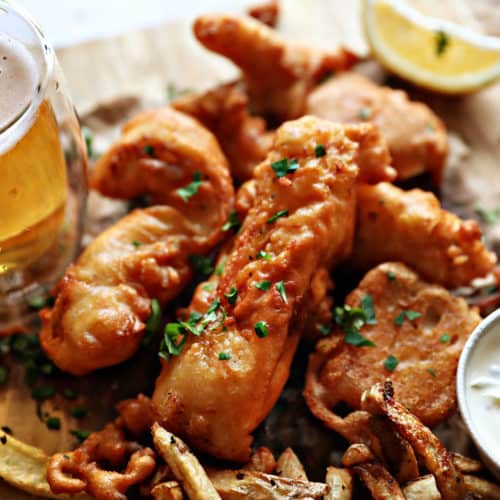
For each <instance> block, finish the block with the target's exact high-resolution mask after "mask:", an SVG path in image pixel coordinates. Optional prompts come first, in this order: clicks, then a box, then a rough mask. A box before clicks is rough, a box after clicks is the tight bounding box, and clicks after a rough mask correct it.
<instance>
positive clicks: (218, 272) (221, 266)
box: [215, 264, 224, 276]
mask: <svg viewBox="0 0 500 500" xmlns="http://www.w3.org/2000/svg"><path fill="white" fill-rule="evenodd" d="M223 272H224V264H219V265H218V266H217V268H216V269H215V275H216V276H222V273H223Z"/></svg>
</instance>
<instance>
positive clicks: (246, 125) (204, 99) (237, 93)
mask: <svg viewBox="0 0 500 500" xmlns="http://www.w3.org/2000/svg"><path fill="white" fill-rule="evenodd" d="M242 87H243V86H242V85H241V84H240V83H238V82H237V83H228V84H224V85H220V86H218V87H216V88H214V89H212V90H209V91H207V92H205V93H203V94H189V95H186V96H181V97H179V98H177V99H176V100H175V101H174V102H173V103H172V106H173V107H174V108H175V109H177V110H179V111H182V112H183V113H186V114H188V115H190V116H192V117H193V118H196V119H197V120H199V121H200V122H201V123H202V124H203V125H204V126H205V127H207V128H208V129H209V130H210V131H211V132H213V134H214V135H215V137H217V140H218V141H219V144H220V145H221V148H222V150H223V151H224V154H225V155H226V157H227V159H228V161H229V165H230V167H231V175H232V176H233V177H234V178H235V179H237V180H239V181H246V180H248V179H251V178H252V175H253V169H254V168H255V167H256V166H257V165H258V164H259V163H260V162H261V161H262V160H264V158H265V157H266V155H267V152H268V151H269V149H270V148H271V144H272V140H273V132H269V131H267V130H266V123H265V121H264V120H263V119H262V118H260V117H257V116H251V115H250V113H249V110H248V106H249V104H248V96H247V95H246V93H245V91H244V89H243V88H242Z"/></svg>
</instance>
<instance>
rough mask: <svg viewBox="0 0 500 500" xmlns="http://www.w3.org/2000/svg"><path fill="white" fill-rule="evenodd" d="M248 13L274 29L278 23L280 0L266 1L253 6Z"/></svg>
mask: <svg viewBox="0 0 500 500" xmlns="http://www.w3.org/2000/svg"><path fill="white" fill-rule="evenodd" d="M247 12H248V15H249V16H251V17H253V18H255V19H257V20H258V21H260V22H261V23H264V24H267V25H268V26H269V27H270V28H274V27H275V26H276V24H277V23H278V16H279V13H280V6H279V3H278V0H264V1H263V2H262V3H259V4H256V5H251V6H250V7H249V8H248V11H247Z"/></svg>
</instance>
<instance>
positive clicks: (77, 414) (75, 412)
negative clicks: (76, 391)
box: [70, 406, 88, 420]
mask: <svg viewBox="0 0 500 500" xmlns="http://www.w3.org/2000/svg"><path fill="white" fill-rule="evenodd" d="M70 413H71V416H72V417H73V418H76V419H77V420H80V419H81V418H84V417H86V416H87V413H88V410H87V408H83V407H81V406H75V407H74V408H71V411H70Z"/></svg>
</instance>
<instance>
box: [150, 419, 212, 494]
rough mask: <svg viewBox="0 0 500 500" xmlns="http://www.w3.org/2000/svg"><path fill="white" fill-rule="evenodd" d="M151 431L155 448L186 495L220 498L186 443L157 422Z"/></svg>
mask: <svg viewBox="0 0 500 500" xmlns="http://www.w3.org/2000/svg"><path fill="white" fill-rule="evenodd" d="M152 432H153V442H154V444H155V447H156V449H157V450H158V452H159V453H160V455H161V456H162V457H163V459H164V460H165V462H167V464H168V466H169V467H170V468H171V469H172V473H173V474H174V476H175V478H176V479H177V480H178V481H179V482H180V483H181V484H182V487H183V489H184V490H185V492H186V494H187V496H188V497H189V498H190V499H191V500H220V498H221V497H220V496H219V494H218V493H217V491H216V490H215V488H214V486H213V484H212V483H211V482H210V479H209V478H208V476H207V474H206V472H205V469H204V468H203V467H202V466H201V464H200V462H198V459H197V458H196V457H195V456H194V455H193V454H192V453H191V452H190V451H189V448H188V447H187V445H186V444H185V443H184V442H183V441H182V440H181V439H179V438H178V437H176V436H174V435H173V434H171V433H170V432H168V431H167V430H165V429H164V428H163V427H162V426H161V425H159V424H158V423H155V424H154V425H153V427H152Z"/></svg>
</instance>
